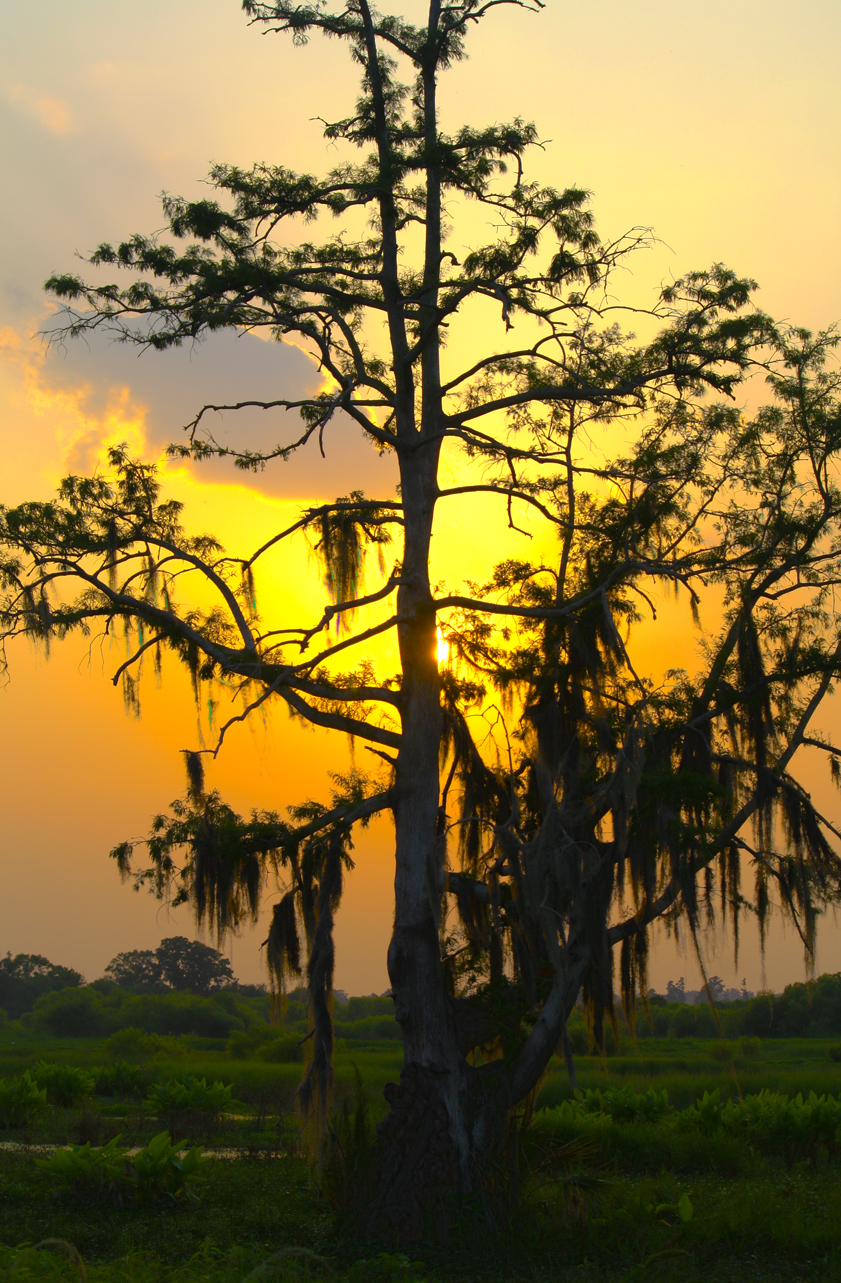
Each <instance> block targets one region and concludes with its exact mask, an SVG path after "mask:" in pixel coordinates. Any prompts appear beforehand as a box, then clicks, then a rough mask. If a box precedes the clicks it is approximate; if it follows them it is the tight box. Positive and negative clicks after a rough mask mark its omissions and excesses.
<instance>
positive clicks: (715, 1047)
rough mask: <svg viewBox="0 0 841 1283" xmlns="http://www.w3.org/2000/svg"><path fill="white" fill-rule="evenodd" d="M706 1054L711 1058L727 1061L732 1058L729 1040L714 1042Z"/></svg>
mask: <svg viewBox="0 0 841 1283" xmlns="http://www.w3.org/2000/svg"><path fill="white" fill-rule="evenodd" d="M707 1054H708V1055H709V1057H710V1059H711V1060H720V1061H728V1060H732V1059H733V1048H732V1047H731V1046H730V1043H729V1042H714V1043H713V1044H712V1046H711V1047H710V1048H709V1050H708V1053H707Z"/></svg>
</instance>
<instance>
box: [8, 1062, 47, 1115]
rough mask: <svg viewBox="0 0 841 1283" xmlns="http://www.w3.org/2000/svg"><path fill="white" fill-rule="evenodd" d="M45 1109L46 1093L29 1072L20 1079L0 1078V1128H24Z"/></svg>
mask: <svg viewBox="0 0 841 1283" xmlns="http://www.w3.org/2000/svg"><path fill="white" fill-rule="evenodd" d="M46 1108H47V1092H46V1089H45V1088H39V1086H38V1084H37V1083H36V1082H35V1080H34V1079H33V1077H32V1075H31V1074H30V1072H29V1070H27V1071H26V1073H25V1074H21V1076H20V1078H12V1079H6V1078H0V1127H26V1125H27V1123H31V1122H32V1120H33V1118H35V1117H36V1116H37V1115H38V1114H40V1113H42V1112H43V1111H44V1110H45V1109H46Z"/></svg>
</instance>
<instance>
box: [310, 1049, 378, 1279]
mask: <svg viewBox="0 0 841 1283" xmlns="http://www.w3.org/2000/svg"><path fill="white" fill-rule="evenodd" d="M373 1152H374V1130H373V1127H372V1125H371V1114H370V1107H369V1104H368V1096H367V1091H366V1088H365V1084H364V1083H363V1081H362V1075H361V1074H360V1072H359V1069H358V1068H357V1066H356V1065H354V1066H353V1092H352V1095H350V1096H346V1097H345V1099H344V1100H343V1101H342V1104H341V1107H340V1108H339V1109H338V1110H335V1111H334V1113H333V1116H332V1118H331V1120H330V1128H329V1130H328V1133H327V1137H326V1139H325V1141H324V1152H323V1154H322V1155H321V1164H320V1184H319V1191H320V1194H321V1196H322V1197H323V1198H324V1199H325V1200H326V1202H327V1204H328V1206H330V1207H332V1208H333V1209H335V1210H336V1211H338V1212H345V1213H348V1212H358V1211H359V1210H360V1207H361V1200H362V1199H363V1197H364V1196H365V1193H366V1191H367V1189H368V1187H369V1182H370V1176H371V1167H372V1163H373ZM374 1277H376V1275H374Z"/></svg>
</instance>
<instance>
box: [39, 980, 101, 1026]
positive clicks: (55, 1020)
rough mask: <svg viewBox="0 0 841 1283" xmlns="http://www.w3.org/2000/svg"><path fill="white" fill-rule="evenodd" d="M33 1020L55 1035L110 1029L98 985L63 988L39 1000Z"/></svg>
mask: <svg viewBox="0 0 841 1283" xmlns="http://www.w3.org/2000/svg"><path fill="white" fill-rule="evenodd" d="M32 1023H33V1025H34V1027H35V1028H36V1029H41V1030H43V1031H44V1032H45V1033H50V1034H53V1035H54V1036H55V1037H58V1038H61V1037H67V1036H70V1037H71V1038H84V1037H90V1036H91V1035H95V1034H101V1033H104V1032H106V1031H107V1028H108V1023H107V1019H106V1016H105V1013H104V1010H103V1006H102V999H101V997H100V995H99V994H98V993H97V991H96V990H95V989H92V988H91V987H90V986H86V987H84V988H76V987H74V988H69V989H59V990H57V991H54V992H50V993H46V994H43V995H42V996H41V997H40V998H37V999H36V1000H35V1003H34V1006H33V1009H32Z"/></svg>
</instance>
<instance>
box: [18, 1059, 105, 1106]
mask: <svg viewBox="0 0 841 1283" xmlns="http://www.w3.org/2000/svg"><path fill="white" fill-rule="evenodd" d="M32 1077H33V1078H34V1079H35V1082H36V1083H37V1084H38V1086H39V1087H45V1088H46V1090H47V1096H48V1097H49V1099H50V1100H51V1101H52V1102H53V1104H54V1105H60V1106H61V1107H62V1108H64V1109H72V1108H73V1107H74V1105H80V1104H81V1103H82V1101H83V1100H84V1099H85V1098H86V1097H87V1096H90V1095H91V1093H92V1092H93V1088H94V1079H93V1075H92V1074H89V1073H88V1071H87V1070H86V1069H79V1068H78V1066H76V1065H56V1064H50V1063H48V1062H47V1061H45V1060H42V1061H40V1062H39V1063H38V1064H37V1065H36V1066H35V1068H34V1069H33V1071H32Z"/></svg>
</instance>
